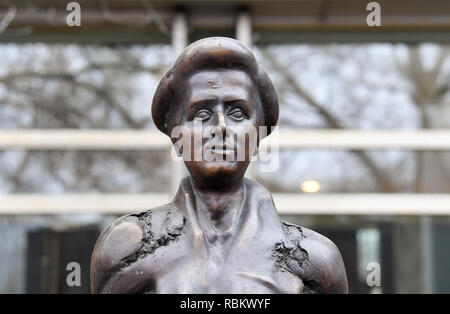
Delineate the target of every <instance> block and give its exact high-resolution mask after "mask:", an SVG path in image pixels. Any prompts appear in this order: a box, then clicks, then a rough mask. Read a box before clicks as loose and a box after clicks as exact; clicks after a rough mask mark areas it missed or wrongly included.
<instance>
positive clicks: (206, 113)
mask: <svg viewBox="0 0 450 314" xmlns="http://www.w3.org/2000/svg"><path fill="white" fill-rule="evenodd" d="M210 116H211V114H210V113H209V111H208V110H200V111H199V112H197V114H196V115H195V119H197V120H201V121H204V120H206V119H208V118H209V117H210Z"/></svg>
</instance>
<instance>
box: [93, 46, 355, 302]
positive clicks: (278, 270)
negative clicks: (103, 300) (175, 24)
mask: <svg viewBox="0 0 450 314" xmlns="http://www.w3.org/2000/svg"><path fill="white" fill-rule="evenodd" d="M278 110H279V109H278V99H277V94H276V91H275V89H274V87H273V84H272V82H271V81H270V79H269V77H268V75H267V74H266V72H265V71H264V70H263V69H262V68H261V67H260V66H259V65H258V63H257V62H256V60H255V57H254V56H253V54H252V53H251V51H250V49H249V48H247V47H246V46H244V45H243V44H241V43H240V42H238V41H236V40H234V39H231V38H223V37H213V38H206V39H202V40H199V41H197V42H194V43H193V44H191V45H190V46H188V47H187V48H186V49H185V50H184V51H183V52H182V53H181V55H180V56H179V57H178V59H177V61H176V62H175V64H174V65H173V67H172V68H171V69H170V70H169V71H168V72H167V73H166V75H165V76H164V77H163V79H162V80H161V82H160V84H159V86H158V89H157V91H156V93H155V96H154V99H153V104H152V116H153V120H154V122H155V124H156V126H157V127H158V129H159V130H161V131H162V132H164V133H165V134H167V135H168V136H170V137H171V139H172V142H173V143H174V144H175V143H176V141H177V140H179V139H180V138H184V139H185V140H186V139H187V140H186V141H185V142H183V143H184V144H186V143H190V142H191V143H192V144H193V145H194V147H195V144H197V147H198V145H200V152H201V153H203V154H206V153H209V156H210V157H212V158H209V159H206V158H201V159H196V158H195V157H194V153H193V151H192V150H190V151H189V153H187V154H186V152H185V151H183V146H182V145H181V147H180V146H178V145H176V150H177V151H178V153H179V154H180V155H183V158H184V160H185V164H186V166H187V168H188V170H189V173H190V176H188V177H185V178H184V179H183V180H182V181H181V183H180V187H179V190H178V192H177V194H176V196H175V198H174V199H173V201H172V202H171V203H169V204H166V205H163V206H160V207H157V208H153V209H151V210H148V211H144V212H141V213H137V214H130V215H126V216H123V217H121V218H119V219H117V220H116V221H115V222H114V223H113V224H112V225H111V226H110V227H109V228H108V229H106V230H105V231H104V232H103V233H102V234H101V236H100V238H99V239H98V241H97V244H96V246H95V249H94V252H93V254H92V262H91V288H92V292H93V293H347V292H348V287H347V277H346V272H345V268H344V264H343V261H342V258H341V255H340V253H339V250H338V249H337V248H336V246H335V245H334V244H333V242H331V241H330V240H328V239H327V238H325V237H324V236H322V235H320V234H318V233H316V232H314V231H312V230H308V229H306V228H303V227H299V226H296V225H292V224H288V223H285V222H281V221H280V219H279V217H278V214H277V211H276V209H275V205H274V203H273V200H272V196H271V194H270V193H269V191H268V190H267V189H266V188H264V187H263V186H262V185H261V184H259V183H257V182H255V181H253V180H250V179H247V178H244V174H245V171H246V169H247V167H248V165H249V163H250V159H251V156H252V153H253V151H254V148H255V146H257V145H258V144H259V141H260V140H261V138H260V136H259V134H258V138H257V141H256V144H255V145H253V146H252V145H250V144H249V143H247V142H246V141H244V142H242V141H238V140H236V135H239V132H242V130H246V129H250V128H258V127H260V126H267V127H272V126H275V125H276V123H277V120H278ZM196 123H201V126H202V127H201V128H197V129H196V128H195V124H196ZM179 126H182V127H183V132H182V133H180V134H182V136H178V137H174V136H172V135H173V130H174V128H176V127H179ZM206 127H210V128H211V130H213V131H211V132H210V133H208V132H207V133H206V135H205V133H202V134H198V132H200V133H201V132H203V131H204V129H205V128H206ZM269 133H270V129H269V130H268V132H267V134H269ZM186 134H190V135H192V134H194V135H199V136H198V137H197V140H193V138H195V136H194V137H192V136H191V137H189V136H188V135H186ZM199 139H200V140H199ZM194 142H195V143H194ZM248 142H250V141H248ZM242 149H243V150H244V152H245V153H244V155H243V156H244V158H241V160H239V159H238V158H228V157H236V151H238V150H241V151H242ZM194 150H195V149H194Z"/></svg>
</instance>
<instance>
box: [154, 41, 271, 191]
mask: <svg viewBox="0 0 450 314" xmlns="http://www.w3.org/2000/svg"><path fill="white" fill-rule="evenodd" d="M278 111H279V109H278V98H277V94H276V91H275V88H274V86H273V84H272V82H271V80H270V78H269V77H268V75H267V73H266V72H265V71H264V69H262V68H261V67H260V66H259V65H258V63H257V62H256V59H255V57H254V55H253V54H252V52H251V51H250V49H249V48H248V47H246V46H245V45H243V44H242V43H240V42H239V41H237V40H234V39H231V38H225V37H211V38H205V39H202V40H199V41H196V42H194V43H192V44H191V45H189V46H188V47H187V48H185V49H184V50H183V52H182V53H181V54H180V56H179V57H178V59H177V60H176V62H175V64H174V65H173V66H172V68H171V69H170V70H169V71H168V72H167V73H166V74H165V75H164V77H163V79H162V80H161V82H160V84H159V86H158V88H157V90H156V93H155V96H154V98H153V104H152V117H153V120H154V122H155V124H156V126H157V128H158V129H159V130H160V131H162V132H163V133H165V134H166V135H168V136H169V137H171V140H172V143H174V144H176V147H175V149H176V151H177V152H178V153H179V154H180V155H183V159H184V161H185V164H186V167H187V168H188V170H189V172H190V174H191V176H192V177H193V178H194V180H195V181H197V182H203V183H205V184H208V185H209V186H212V185H223V184H229V183H231V182H235V181H236V180H238V179H242V177H243V176H244V174H245V170H246V169H247V167H248V165H249V163H250V159H251V156H252V154H253V151H254V149H256V147H257V146H258V145H259V142H260V140H261V139H262V137H264V136H266V135H269V134H270V132H271V128H272V127H273V126H275V125H276V123H277V120H278ZM261 127H264V132H262V133H261V132H260V130H261V129H262V128H261ZM181 140H182V141H181ZM180 142H182V144H181V145H179V144H180ZM187 145H189V150H188V153H186V152H187V151H186V147H187Z"/></svg>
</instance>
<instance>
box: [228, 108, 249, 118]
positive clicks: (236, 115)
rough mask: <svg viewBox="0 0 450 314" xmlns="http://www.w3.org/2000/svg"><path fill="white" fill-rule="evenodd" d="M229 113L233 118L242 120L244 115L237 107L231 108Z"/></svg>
mask: <svg viewBox="0 0 450 314" xmlns="http://www.w3.org/2000/svg"><path fill="white" fill-rule="evenodd" d="M229 115H230V116H231V117H232V118H233V119H235V120H243V119H244V118H245V117H246V116H245V113H244V112H243V111H242V110H241V109H239V108H236V109H233V110H231V111H230V114H229Z"/></svg>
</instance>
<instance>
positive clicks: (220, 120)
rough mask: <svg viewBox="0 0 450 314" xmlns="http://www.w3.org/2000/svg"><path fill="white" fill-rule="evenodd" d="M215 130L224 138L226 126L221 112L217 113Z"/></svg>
mask: <svg viewBox="0 0 450 314" xmlns="http://www.w3.org/2000/svg"><path fill="white" fill-rule="evenodd" d="M217 129H218V130H219V131H220V132H221V134H222V135H223V136H224V137H225V135H226V133H227V124H226V122H225V116H224V114H223V112H219V113H217Z"/></svg>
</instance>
